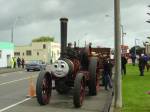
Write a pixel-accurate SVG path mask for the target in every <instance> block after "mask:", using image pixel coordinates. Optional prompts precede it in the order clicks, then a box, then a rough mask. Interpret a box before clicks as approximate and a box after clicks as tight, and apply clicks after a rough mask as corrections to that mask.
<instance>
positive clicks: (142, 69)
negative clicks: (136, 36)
mask: <svg viewBox="0 0 150 112" xmlns="http://www.w3.org/2000/svg"><path fill="white" fill-rule="evenodd" d="M144 68H145V60H144V57H143V55H139V70H140V76H144Z"/></svg>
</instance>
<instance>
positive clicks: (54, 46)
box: [14, 42, 60, 63]
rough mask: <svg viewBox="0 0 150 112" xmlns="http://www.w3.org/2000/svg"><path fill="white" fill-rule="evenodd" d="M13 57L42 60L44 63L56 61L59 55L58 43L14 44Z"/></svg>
mask: <svg viewBox="0 0 150 112" xmlns="http://www.w3.org/2000/svg"><path fill="white" fill-rule="evenodd" d="M14 55H15V57H16V58H17V57H20V58H24V60H25V61H28V60H42V61H43V62H46V63H51V62H54V61H56V60H57V59H58V58H59V57H60V44H59V43H55V42H32V43H31V44H30V45H25V46H15V52H14Z"/></svg>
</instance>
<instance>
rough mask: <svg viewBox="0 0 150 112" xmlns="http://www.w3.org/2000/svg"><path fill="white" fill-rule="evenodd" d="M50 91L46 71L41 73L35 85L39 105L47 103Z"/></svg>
mask: <svg viewBox="0 0 150 112" xmlns="http://www.w3.org/2000/svg"><path fill="white" fill-rule="evenodd" d="M51 91H52V78H51V74H50V73H49V72H46V71H41V72H40V74H39V76H38V79H37V83H36V95H37V101H38V103H39V104H40V105H46V104H48V103H49V100H50V97H51Z"/></svg>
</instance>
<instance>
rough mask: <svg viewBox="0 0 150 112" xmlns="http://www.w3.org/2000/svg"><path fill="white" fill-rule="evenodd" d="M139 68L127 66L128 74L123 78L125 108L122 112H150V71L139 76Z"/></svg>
mask: <svg viewBox="0 0 150 112" xmlns="http://www.w3.org/2000/svg"><path fill="white" fill-rule="evenodd" d="M139 74H140V73H139V69H138V66H132V65H127V74H126V76H123V81H122V83H123V84H122V89H123V108H122V112H150V95H148V94H146V92H147V91H150V71H149V72H147V71H146V70H145V72H144V76H139Z"/></svg>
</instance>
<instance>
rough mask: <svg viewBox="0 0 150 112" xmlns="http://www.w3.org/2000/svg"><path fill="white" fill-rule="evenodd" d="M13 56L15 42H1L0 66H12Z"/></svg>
mask: <svg viewBox="0 0 150 112" xmlns="http://www.w3.org/2000/svg"><path fill="white" fill-rule="evenodd" d="M13 56H14V44H13V43H10V42H0V67H10V66H11V59H12V57H13Z"/></svg>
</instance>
